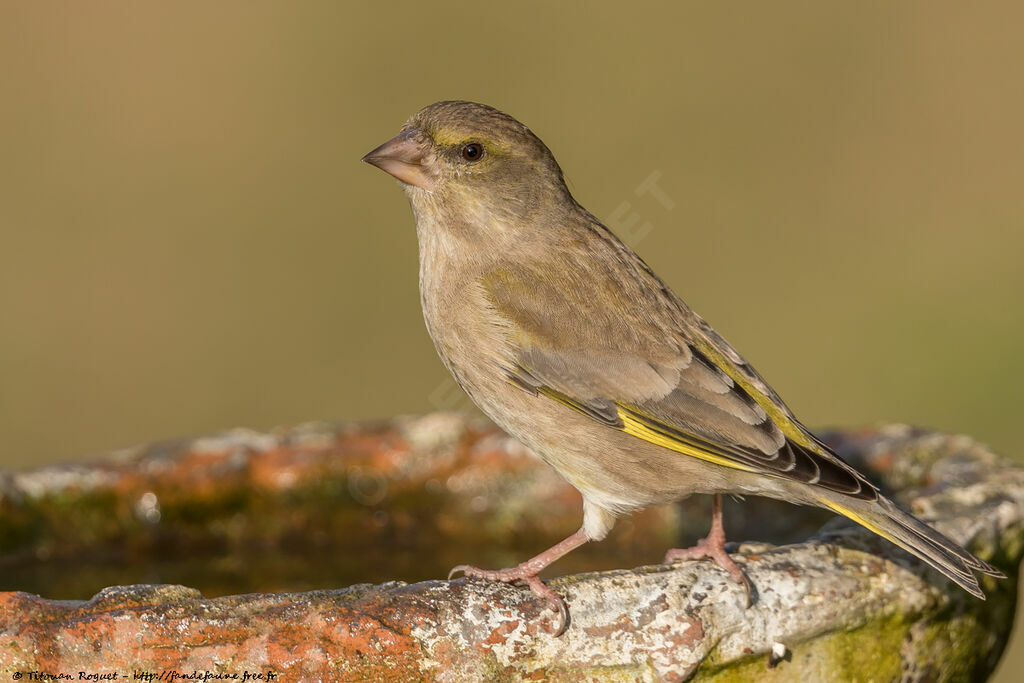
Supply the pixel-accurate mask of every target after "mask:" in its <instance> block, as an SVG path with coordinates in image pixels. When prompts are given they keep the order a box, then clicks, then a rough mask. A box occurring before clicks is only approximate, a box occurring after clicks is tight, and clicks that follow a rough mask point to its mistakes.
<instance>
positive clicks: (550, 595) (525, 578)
mask: <svg viewBox="0 0 1024 683" xmlns="http://www.w3.org/2000/svg"><path fill="white" fill-rule="evenodd" d="M458 572H462V573H463V575H465V576H466V577H467V578H470V579H485V580H487V581H500V582H501V583H517V582H522V583H525V584H526V585H527V586H529V588H530V591H531V592H532V593H533V594H534V595H536V596H537V597H538V598H542V599H543V600H544V601H545V602H547V603H548V605H550V606H551V608H552V609H554V610H555V612H557V613H558V623H557V625H556V628H555V629H554V631H553V632H552V635H553V636H554V637H556V638H557V637H558V636H560V635H562V634H563V633H565V629H566V628H568V626H569V609H568V608H567V607H566V606H565V600H563V599H562V596H561V595H559V594H558V593H556V592H555V591H553V590H552V589H550V588H548V587H547V586H546V585H545V584H544V582H543V581H541V580H540V577H539V576H537V574H536V573H530V572H529V571H528V570H525V569H523V568H521V567H513V568H511V569H480V568H479V567H472V566H470V565H468V564H460V565H456V566H454V567H452V570H451V571H450V572H448V580H449V581H450V580H451V578H452V576H453V575H455V574H457V573H458Z"/></svg>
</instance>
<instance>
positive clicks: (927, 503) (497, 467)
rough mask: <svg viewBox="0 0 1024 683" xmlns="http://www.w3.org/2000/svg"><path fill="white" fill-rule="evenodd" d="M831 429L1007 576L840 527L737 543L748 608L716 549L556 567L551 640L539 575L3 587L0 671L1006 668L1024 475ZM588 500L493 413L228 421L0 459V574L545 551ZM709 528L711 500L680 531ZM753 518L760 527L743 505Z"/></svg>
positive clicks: (667, 512)
mask: <svg viewBox="0 0 1024 683" xmlns="http://www.w3.org/2000/svg"><path fill="white" fill-rule="evenodd" d="M830 441H831V442H832V443H833V445H835V446H837V447H838V448H839V449H840V450H841V452H842V453H843V455H844V456H845V457H847V458H848V459H850V460H851V461H854V462H855V463H856V464H857V465H858V466H859V467H862V468H864V469H865V470H868V471H870V472H871V473H872V475H873V476H874V478H875V479H876V480H877V481H879V482H880V483H882V484H883V485H884V486H885V487H886V488H888V489H889V490H890V491H896V492H897V494H896V498H897V499H898V500H900V502H901V503H903V504H905V505H908V506H910V507H912V509H913V510H914V511H915V512H917V513H918V514H922V515H926V516H927V517H929V518H932V519H934V520H936V524H937V526H939V528H941V529H942V530H943V531H944V532H945V533H947V534H949V535H950V536H952V537H953V538H955V539H957V540H959V541H961V542H963V543H964V544H965V545H967V547H969V548H971V549H972V550H973V551H974V552H976V553H977V554H979V555H980V556H981V557H983V558H984V559H986V560H988V561H990V562H992V563H993V564H995V565H996V566H997V567H999V568H1000V569H1002V570H1003V571H1005V572H1006V573H1007V574H1008V575H1009V577H1010V578H1008V579H1006V580H1004V581H998V582H996V581H990V580H987V579H986V581H985V583H984V587H985V589H986V591H987V592H988V594H989V600H987V601H980V600H975V599H974V598H972V597H971V596H969V595H967V594H966V593H964V592H963V591H961V590H960V589H959V588H957V587H956V586H955V585H952V584H951V583H949V582H948V581H946V580H945V579H944V578H943V577H941V576H940V575H939V574H937V573H935V572H933V571H931V570H930V569H928V568H927V567H925V566H923V565H922V564H921V563H920V562H918V561H917V560H915V559H913V558H911V557H909V556H907V555H906V554H904V553H902V551H899V550H898V549H896V548H894V547H892V546H891V545H889V544H887V543H886V542H884V541H882V540H881V539H878V538H877V537H874V536H873V535H872V534H870V533H869V532H866V531H863V530H861V529H859V528H856V527H853V526H850V525H846V524H843V523H840V522H835V523H830V524H828V525H827V526H826V527H825V529H824V530H822V531H821V532H820V533H818V534H817V535H816V537H815V538H813V539H811V540H808V541H806V542H802V543H796V544H791V545H786V546H782V547H772V546H770V545H767V544H764V543H758V544H755V543H747V544H744V545H743V546H742V547H741V548H740V551H741V553H742V554H741V555H740V558H739V559H740V561H741V562H743V563H744V564H745V568H746V570H747V572H748V574H749V576H750V579H751V581H752V583H753V585H754V586H755V588H756V591H757V595H756V602H755V604H754V605H753V606H752V607H751V608H749V609H744V607H743V604H742V603H743V600H742V595H741V592H740V590H739V589H738V588H737V586H735V585H734V584H732V583H731V582H730V581H729V580H728V579H727V578H726V577H725V575H724V574H723V573H722V572H721V571H720V570H718V569H717V568H715V567H714V566H713V565H711V564H710V563H707V562H695V563H687V564H684V565H681V566H679V567H676V568H668V567H662V566H649V567H641V568H638V569H632V570H630V569H622V570H616V571H607V572H600V573H587V574H577V575H572V576H565V577H562V578H557V579H553V580H552V581H551V582H550V585H552V586H553V587H554V588H555V589H556V590H558V591H559V592H561V593H562V594H563V595H564V596H565V597H566V599H567V601H568V603H569V605H570V610H571V616H572V622H571V625H570V627H569V629H568V631H567V632H566V633H565V635H563V636H562V637H560V638H553V637H551V636H550V634H548V632H547V630H546V627H547V624H548V620H549V619H550V618H551V616H552V614H551V612H550V610H548V609H547V607H546V606H545V605H544V604H543V603H542V602H540V601H538V600H536V599H535V598H534V597H533V596H532V595H531V594H530V593H529V592H528V591H525V590H522V589H519V588H516V587H511V586H504V585H495V584H488V583H485V582H479V581H466V580H465V579H459V580H456V581H452V582H448V581H439V580H434V581H424V582H420V583H414V584H403V583H399V582H389V583H378V584H377V585H371V584H361V585H355V586H350V587H348V588H342V589H339V590H318V591H312V592H303V593H270V594H268V593H260V594H250V595H232V596H227V597H203V596H202V595H201V594H200V593H199V592H198V591H196V590H194V589H191V588H185V587H182V586H154V585H135V586H122V587H114V588H108V589H104V590H102V591H100V592H99V593H98V594H97V595H95V597H93V598H92V599H91V600H89V601H85V602H82V601H67V600H64V601H58V600H47V599H44V598H40V597H37V596H35V595H32V594H30V593H26V592H7V593H0V673H3V674H5V675H8V674H13V673H15V672H19V671H21V672H28V671H44V672H46V671H73V672H76V674H77V672H78V671H80V670H81V671H112V670H116V671H120V672H122V673H125V674H128V675H129V676H130V675H131V673H132V672H133V671H158V670H165V669H167V670H177V671H180V672H183V673H189V672H191V671H199V672H200V673H202V672H204V671H210V672H222V673H238V674H239V675H241V674H242V672H243V671H249V672H255V671H272V672H274V673H275V674H276V675H278V676H279V677H280V678H279V679H278V680H309V679H317V678H319V679H325V680H328V679H343V680H346V679H347V680H365V679H379V678H385V679H403V680H416V679H440V680H480V679H519V678H525V677H531V676H540V677H546V678H549V679H550V678H554V679H556V680H577V679H580V678H586V677H597V678H603V679H617V680H657V679H668V680H673V679H682V678H687V677H690V676H694V677H696V678H701V679H703V678H720V679H723V680H725V679H729V680H740V679H745V678H749V677H756V678H758V679H759V680H773V679H778V680H821V681H826V680H848V679H850V678H857V677H868V676H870V677H872V678H874V679H875V680H893V679H899V678H904V679H915V678H916V679H924V680H965V679H977V678H983V677H984V676H985V675H987V674H988V673H989V672H990V671H991V670H992V669H993V668H994V666H995V664H996V662H997V661H998V658H999V655H1000V654H1001V651H1002V648H1003V646H1004V645H1005V642H1006V639H1007V637H1008V634H1009V630H1010V626H1011V624H1012V620H1013V614H1014V610H1015V597H1016V581H1017V577H1018V571H1017V570H1018V565H1019V563H1020V559H1021V555H1022V553H1024V550H1022V549H1024V472H1022V470H1020V469H1019V468H1017V467H1015V466H1013V465H1012V463H1010V462H1008V461H1006V460H1004V459H1001V458H998V457H996V456H994V455H993V454H992V453H991V452H989V451H988V450H987V449H985V448H984V447H982V446H980V445H978V444H977V443H975V442H974V441H972V440H970V439H968V438H965V437H954V436H945V435H938V434H930V433H923V432H919V431H915V430H911V429H909V428H905V427H898V426H894V427H888V428H884V429H881V430H877V431H864V432H856V433H854V432H846V433H842V434H834V435H832V436H831V437H830ZM317 485H319V486H320V488H317ZM310 501H313V502H316V503H321V502H324V501H333V503H334V505H335V507H337V508H339V509H340V510H341V512H340V513H339V512H335V513H331V512H324V511H323V510H322V509H320V508H319V507H318V506H309V509H308V510H307V509H306V508H307V506H306V503H309V502H310ZM748 506H756V507H754V509H756V510H757V511H758V512H759V514H758V515H756V516H757V517H758V518H764V519H768V520H771V521H773V524H769V525H767V528H768V529H769V532H767V533H769V535H771V536H773V537H776V538H779V537H780V534H779V532H778V530H779V528H780V525H781V526H785V525H786V524H790V525H792V526H796V524H797V522H798V521H801V520H804V519H808V518H810V519H820V517H817V516H815V515H813V514H810V512H811V511H809V510H806V509H803V508H796V507H791V506H780V505H775V504H773V503H768V502H758V501H748ZM748 509H749V507H748ZM382 511H383V512H385V514H386V518H385V519H384V520H383V522H382V521H381V518H380V514H379V513H381V512H382ZM239 515H241V516H242V517H248V516H253V517H256V518H258V519H259V520H260V524H263V527H262V528H259V525H257V526H255V527H254V526H253V525H251V524H249V523H247V522H246V521H245V519H239ZM747 517H748V519H750V518H751V517H753V515H749V514H748V515H747ZM578 519H579V510H578V498H577V497H576V496H575V495H574V494H573V493H572V491H571V490H569V489H567V488H566V487H565V486H564V485H563V484H561V483H560V482H559V481H558V479H557V478H556V477H554V476H553V475H552V474H551V472H550V471H549V470H548V469H547V468H546V467H545V466H544V465H543V464H541V463H539V462H537V461H535V459H534V458H533V457H532V456H530V455H529V454H527V453H525V452H524V451H523V449H522V448H521V447H519V446H517V445H516V444H514V443H513V442H511V441H510V440H509V439H507V438H505V437H503V436H502V435H500V434H499V433H497V432H496V431H494V430H493V428H491V427H489V426H486V425H481V424H478V423H466V422H465V421H464V420H463V419H461V418H458V417H456V416H450V415H433V416H428V417H424V418H418V419H406V420H398V421H396V422H395V423H394V424H391V425H380V426H376V427H365V428H363V427H357V426H351V425H349V426H338V425H313V426H307V427H303V428H299V429H297V430H292V431H282V432H279V433H273V434H253V433H250V432H232V433H229V434H225V435H221V436H218V437H214V438H211V439H200V440H192V441H182V442H176V443H173V444H162V445H156V446H150V447H144V448H140V449H135V450H132V451H126V452H123V453H120V454H117V455H116V456H115V457H113V458H111V459H108V460H105V461H103V462H102V463H97V464H94V465H89V466H69V467H56V468H45V469H42V470H38V471H34V472H28V473H16V474H8V475H5V476H4V477H3V479H2V483H0V577H2V576H4V575H7V576H10V574H8V573H7V572H4V569H3V567H4V566H5V564H6V566H8V567H17V566H20V565H24V564H25V563H30V564H31V563H32V562H43V561H46V560H49V559H52V558H53V557H74V556H76V554H78V555H81V556H87V555H88V552H89V550H90V549H91V548H94V547H96V546H101V547H104V548H111V547H118V546H127V547H130V548H133V549H134V551H138V552H141V553H146V552H149V551H157V550H161V549H166V548H167V547H172V548H177V549H179V551H181V550H182V549H185V550H187V549H190V548H194V547H197V546H196V544H199V545H201V544H203V543H209V542H210V538H214V539H218V541H217V542H218V543H227V544H228V545H236V544H237V545H239V546H241V547H249V545H250V544H252V543H257V542H258V543H260V544H261V545H260V547H261V548H262V550H263V552H264V553H267V552H270V553H273V554H280V555H282V556H283V557H284V559H285V561H287V559H288V557H289V556H290V557H292V558H293V559H295V558H297V557H299V554H300V553H302V552H304V551H303V549H302V546H301V544H299V540H301V539H302V538H303V537H304V535H308V536H311V537H312V538H321V539H323V538H327V539H330V538H334V537H335V535H338V536H340V537H342V538H349V539H351V541H352V545H351V551H350V552H352V553H354V554H356V556H357V559H358V560H361V562H362V564H363V565H364V569H366V570H367V575H371V576H372V575H374V574H373V570H374V568H375V566H376V565H377V563H378V561H379V560H380V559H381V558H383V557H385V556H386V554H388V553H391V552H394V548H395V547H396V546H401V544H402V543H403V542H404V541H406V540H408V541H409V542H410V543H412V544H413V545H414V546H415V547H416V548H417V552H421V553H422V552H428V553H429V552H431V550H430V549H429V547H428V548H427V549H424V541H423V539H424V538H426V539H428V542H429V543H437V544H441V545H439V546H438V547H437V548H436V550H435V551H434V552H435V554H436V555H439V556H441V559H443V560H447V559H448V558H449V557H450V558H451V560H452V561H451V564H454V563H456V562H457V561H464V560H466V559H468V558H467V557H466V553H467V549H469V550H472V548H473V546H474V545H475V544H484V543H488V544H492V545H498V544H501V543H502V542H507V541H508V540H509V538H510V537H512V539H513V541H514V542H513V543H512V544H510V546H511V547H513V548H514V554H515V553H517V554H516V557H519V558H522V557H525V556H526V555H527V554H528V553H529V552H530V551H531V550H536V549H538V548H540V547H543V543H544V541H541V540H538V539H540V538H542V537H543V539H545V541H546V540H547V539H551V538H557V537H558V535H559V534H562V533H565V532H566V531H571V530H572V528H573V526H574V524H578ZM678 521H679V519H678V517H677V516H676V514H675V513H674V512H673V511H672V510H671V509H669V508H665V509H662V510H656V511H650V512H647V513H645V514H644V515H641V516H640V517H639V518H638V520H637V521H635V522H634V523H633V525H631V526H630V528H629V529H628V531H627V532H626V533H625V534H622V535H620V537H619V538H618V539H617V540H616V539H615V538H614V535H613V538H611V539H609V541H607V543H609V544H612V547H624V546H628V545H629V544H630V543H633V542H636V540H637V538H645V539H646V541H647V542H649V543H651V547H654V546H655V545H656V544H660V545H662V547H664V546H667V545H670V544H671V543H672V542H673V541H674V539H672V538H666V536H671V535H672V534H674V533H676V532H677V531H678V530H679V524H678ZM755 521H756V520H755ZM705 526H706V518H702V519H701V520H700V523H699V525H698V526H697V527H695V528H696V529H699V530H700V531H696V532H693V533H701V532H702V531H703V528H704V527H705ZM743 531H744V532H748V533H749V534H750V536H749V537H756V538H763V536H762V535H761V534H760V532H759V531H758V527H757V525H756V524H749V525H747V526H745V527H744V529H743ZM792 535H793V534H789V536H790V537H792ZM783 536H785V534H784V535H783ZM734 537H735V536H734ZM324 542H326V541H324ZM375 542H376V545H375ZM615 543H618V544H619V546H615V545H614V544H615ZM453 545H454V546H455V548H454V549H452V547H451V546H453ZM442 546H443V547H442ZM519 546H522V547H523V549H522V550H521V552H520V549H519ZM506 547H508V546H506ZM289 553H291V555H289ZM432 559H433V558H432ZM567 562H568V559H567ZM446 563H447V562H446ZM381 564H382V565H383V562H381ZM559 568H560V565H556V566H555V569H556V570H557V569H559ZM69 571H73V569H72V570H69ZM5 583H6V580H5V579H3V578H0V590H2V589H8V588H14V587H15V586H10V585H4V584H5ZM339 585H343V582H339ZM773 649H774V650H775V652H776V655H777V656H776V657H771V656H770V653H771V652H772V651H773ZM770 660H771V661H770ZM772 664H774V666H771V665H772Z"/></svg>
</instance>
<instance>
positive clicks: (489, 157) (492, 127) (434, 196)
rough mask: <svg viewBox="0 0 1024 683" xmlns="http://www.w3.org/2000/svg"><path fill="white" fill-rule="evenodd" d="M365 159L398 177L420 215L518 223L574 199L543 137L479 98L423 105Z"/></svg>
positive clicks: (364, 158) (364, 159)
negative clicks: (477, 100)
mask: <svg viewBox="0 0 1024 683" xmlns="http://www.w3.org/2000/svg"><path fill="white" fill-rule="evenodd" d="M363 161H365V162H367V163H369V164H373V165H374V166H376V167H378V168H380V169H381V170H383V171H385V172H387V173H389V174H391V175H393V176H394V177H395V178H397V179H398V180H400V181H401V182H402V184H403V187H404V189H405V191H406V194H407V195H408V196H409V199H410V201H411V202H412V204H413V208H414V210H416V212H417V213H420V212H421V211H439V210H440V211H444V212H446V213H449V214H450V215H458V214H462V216H461V217H463V218H467V219H470V220H474V219H475V220H479V219H481V218H485V219H497V220H506V221H514V220H517V219H518V220H522V219H523V218H525V217H527V216H529V215H530V214H533V213H535V212H536V211H538V210H544V209H545V208H547V207H554V206H560V205H564V204H565V203H566V200H568V203H570V204H571V203H573V202H572V198H571V196H570V195H569V191H568V189H566V186H565V181H564V179H563V178H562V171H561V169H560V168H559V167H558V163H557V162H556V161H555V158H554V156H552V154H551V151H550V150H549V149H548V148H547V146H546V145H545V144H544V143H543V142H541V140H540V138H538V137H537V136H536V135H534V134H533V133H532V132H531V131H530V129H529V128H527V127H526V126H524V125H523V124H521V123H519V122H518V121H516V120H515V119H514V118H512V117H511V116H509V115H508V114H505V113H503V112H500V111H498V110H497V109H494V108H493V107H489V106H487V105H484V104H477V103H475V102H464V101H448V102H437V103H435V104H432V105H430V106H428V107H425V108H423V109H421V110H420V111H419V112H417V113H416V114H414V115H413V116H412V118H410V119H409V120H408V121H407V122H406V123H405V125H404V126H402V130H401V132H400V133H399V134H398V135H396V136H395V137H394V138H392V139H391V140H388V141H387V142H385V143H384V144H383V145H381V146H380V147H377V148H376V149H374V150H373V151H372V152H370V153H369V154H367V155H366V156H364V157H363Z"/></svg>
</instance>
